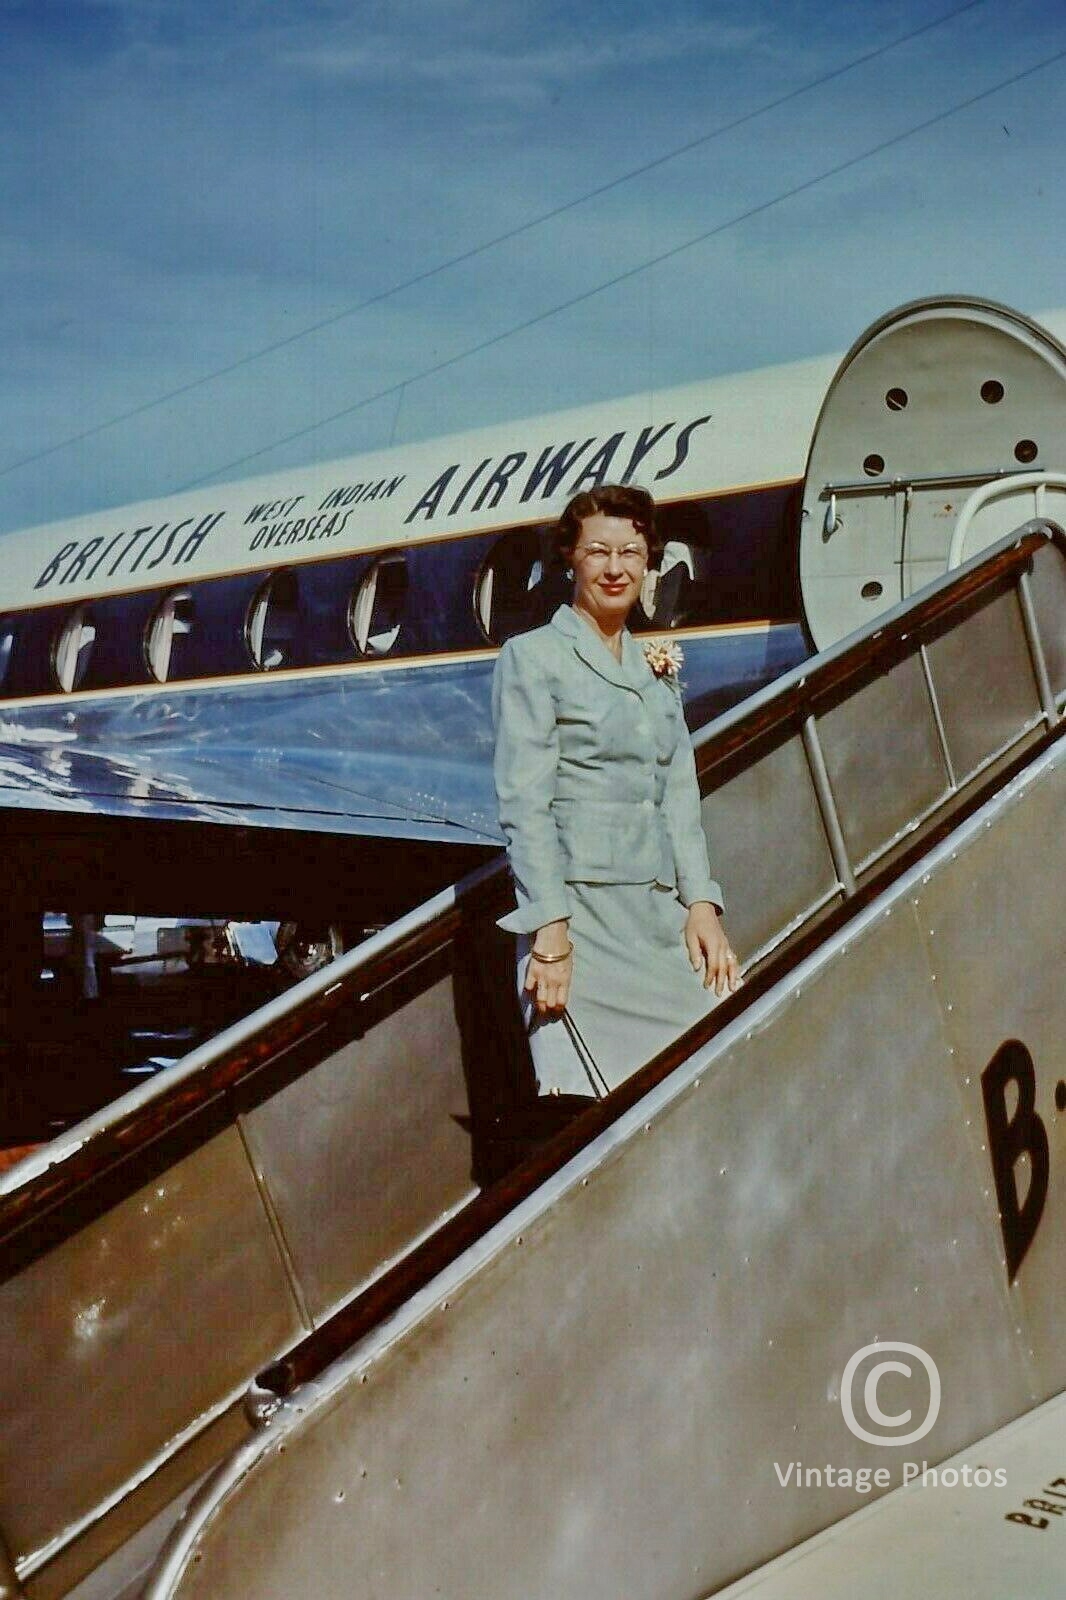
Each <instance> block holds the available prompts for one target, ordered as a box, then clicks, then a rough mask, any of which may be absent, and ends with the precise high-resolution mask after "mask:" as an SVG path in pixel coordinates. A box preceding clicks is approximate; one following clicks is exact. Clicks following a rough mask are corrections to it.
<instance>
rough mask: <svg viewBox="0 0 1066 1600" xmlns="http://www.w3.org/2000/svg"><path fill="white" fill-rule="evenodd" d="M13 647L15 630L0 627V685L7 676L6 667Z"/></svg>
mask: <svg viewBox="0 0 1066 1600" xmlns="http://www.w3.org/2000/svg"><path fill="white" fill-rule="evenodd" d="M14 648H15V630H14V628H12V627H5V628H0V685H2V684H3V682H4V679H5V678H6V677H7V669H8V667H9V666H10V665H11V652H12V650H13V649H14Z"/></svg>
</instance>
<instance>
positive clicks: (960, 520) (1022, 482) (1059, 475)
mask: <svg viewBox="0 0 1066 1600" xmlns="http://www.w3.org/2000/svg"><path fill="white" fill-rule="evenodd" d="M1017 489H1021V490H1026V489H1032V491H1033V516H1034V517H1035V518H1037V519H1041V518H1042V517H1043V516H1044V512H1045V504H1044V493H1043V491H1044V490H1045V489H1066V473H1064V472H1017V473H1014V474H1012V475H1008V476H1006V477H1003V478H995V479H993V480H992V482H991V483H984V484H982V485H981V487H980V488H979V489H975V490H974V492H973V494H972V495H970V497H969V499H968V500H967V501H966V503H965V505H964V506H963V508H962V510H961V511H960V512H959V515H958V517H957V519H956V522H955V526H954V528H953V529H952V533H951V544H950V545H949V546H948V565H947V570H948V571H949V572H953V571H954V569H955V568H956V567H957V566H959V564H960V563H961V561H962V552H963V550H964V549H965V548H966V536H967V534H968V533H969V531H970V526H971V524H972V522H973V519H974V517H975V516H976V515H977V513H978V512H979V511H981V510H983V509H984V507H985V506H987V505H990V504H991V503H992V501H993V500H1001V499H1003V498H1004V497H1005V496H1006V495H1009V494H1013V493H1014V491H1015V490H1017Z"/></svg>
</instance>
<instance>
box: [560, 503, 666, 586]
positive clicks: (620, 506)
mask: <svg viewBox="0 0 1066 1600" xmlns="http://www.w3.org/2000/svg"><path fill="white" fill-rule="evenodd" d="M598 511H602V513H603V514H604V516H606V517H625V518H627V519H628V520H629V521H630V522H631V523H632V524H633V526H634V528H635V529H636V530H637V532H638V533H642V534H643V535H644V537H645V539H646V540H647V543H648V565H649V567H657V566H658V565H659V558H660V557H661V555H662V553H663V541H662V540H661V539H660V538H659V535H658V534H657V533H656V531H655V501H654V500H653V499H652V497H651V495H650V494H649V493H648V491H647V489H634V488H632V487H631V486H629V485H628V484H621V483H601V484H600V485H599V487H598V488H596V489H585V490H583V491H582V492H581V493H580V494H575V496H574V498H573V499H572V500H571V502H570V504H569V505H568V506H567V508H566V510H565V511H564V512H563V514H562V516H561V517H560V518H559V521H558V522H557V523H556V525H555V528H554V530H553V532H552V555H553V557H554V559H555V561H556V562H557V563H558V565H559V566H566V565H567V563H568V562H569V560H570V556H571V553H572V552H573V548H574V546H575V545H576V544H577V541H578V540H579V539H580V537H581V524H582V523H583V522H584V520H585V518H586V517H594V516H595V515H596V513H597V512H598Z"/></svg>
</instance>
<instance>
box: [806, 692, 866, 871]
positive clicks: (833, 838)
mask: <svg viewBox="0 0 1066 1600" xmlns="http://www.w3.org/2000/svg"><path fill="white" fill-rule="evenodd" d="M803 748H804V750H805V751H806V753H807V765H808V766H809V767H810V771H811V779H812V781H813V783H814V792H815V794H816V795H817V796H818V807H819V810H820V811H821V813H822V822H823V823H824V824H825V832H826V837H827V838H828V840H829V849H830V852H831V854H832V857H833V866H834V867H835V868H836V875H837V878H838V879H839V881H840V885H841V887H842V888H843V890H844V894H845V896H846V897H847V898H848V899H849V900H850V899H851V896H852V895H853V894H854V893H855V874H854V873H853V872H852V870H851V862H850V861H849V859H848V847H847V845H846V844H845V843H844V830H843V829H842V828H841V826H840V815H839V813H838V811H837V806H836V801H835V800H834V798H833V790H832V787H831V786H830V783H829V773H828V772H827V771H826V766H825V756H824V755H823V754H822V745H821V741H820V740H819V738H818V729H817V727H816V726H815V720H814V716H813V713H812V715H811V716H809V717H807V718H806V719H805V720H804V723H803Z"/></svg>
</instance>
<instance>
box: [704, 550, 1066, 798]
mask: <svg viewBox="0 0 1066 1600" xmlns="http://www.w3.org/2000/svg"><path fill="white" fill-rule="evenodd" d="M1063 537H1064V536H1063V535H1062V534H1061V533H1060V532H1059V530H1058V528H1057V527H1056V526H1055V525H1053V524H1048V525H1047V526H1046V529H1045V527H1044V526H1043V525H1042V526H1041V528H1040V529H1038V528H1037V527H1036V526H1035V524H1034V523H1033V522H1029V523H1026V524H1025V526H1024V527H1023V528H1019V529H1016V530H1015V531H1014V532H1013V533H1008V534H1005V535H1004V536H1003V537H1002V538H1001V539H999V540H997V541H996V543H995V544H993V545H990V546H989V548H988V549H987V550H982V551H979V552H978V554H977V555H975V556H971V557H970V558H969V559H968V561H967V562H966V563H965V565H964V566H962V567H960V568H958V569H957V570H956V571H954V572H950V573H945V574H944V575H943V576H941V577H939V578H936V579H934V581H933V582H932V583H930V584H927V585H926V586H925V587H924V589H921V590H919V591H918V592H917V594H916V595H914V596H912V597H911V598H910V599H909V600H902V601H900V602H899V603H898V604H897V605H895V606H893V607H892V609H891V610H890V611H887V612H884V613H883V614H882V615H881V616H880V617H878V618H876V619H875V621H873V622H871V623H870V624H869V625H868V627H866V628H864V629H862V630H861V632H856V633H852V634H849V635H848V636H847V637H846V638H844V639H842V640H840V641H839V642H838V643H837V644H835V645H831V646H830V648H829V649H828V650H825V651H823V652H822V653H821V655H820V656H819V657H818V658H817V661H818V664H817V666H815V667H813V668H812V667H811V666H810V664H809V663H807V662H801V663H800V665H799V666H798V667H794V668H793V669H792V670H791V672H788V673H786V674H784V675H783V676H782V677H780V678H778V679H776V680H775V681H774V682H773V683H771V684H768V685H767V686H766V688H765V689H760V690H759V691H758V692H757V693H756V694H754V695H752V696H751V697H750V698H749V699H747V700H744V701H742V702H741V704H740V705H739V706H735V707H733V708H732V709H731V710H729V711H726V712H724V713H723V714H722V716H720V717H716V718H715V720H714V722H712V723H710V724H708V726H707V727H706V728H705V729H704V730H702V732H701V733H698V734H696V735H694V737H693V741H692V742H693V745H694V746H695V750H696V769H697V772H698V773H699V775H700V777H701V778H703V777H704V776H705V775H706V774H709V773H710V772H711V771H712V769H714V768H717V767H721V766H722V765H723V764H724V763H725V762H726V761H727V760H729V759H730V758H733V759H735V758H737V757H739V756H740V755H741V754H742V752H743V751H744V750H745V749H748V748H751V747H752V746H754V745H756V744H758V743H762V742H763V741H764V740H766V739H767V738H769V737H772V736H773V735H774V734H775V733H778V732H783V731H784V730H785V729H786V728H789V727H793V726H797V725H798V724H799V723H800V722H801V721H802V720H803V719H804V718H805V716H806V715H807V713H808V712H809V711H810V709H811V708H812V706H813V705H815V704H816V703H817V702H818V701H820V700H825V699H827V698H829V697H830V696H831V695H833V694H836V693H839V692H841V691H842V690H843V689H844V687H845V686H846V685H847V683H848V682H849V681H852V680H854V679H855V678H858V677H860V676H861V675H862V674H863V673H867V672H869V671H871V670H877V671H885V670H887V668H888V667H889V666H891V665H892V664H893V662H894V661H896V660H898V659H899V655H900V651H901V648H902V647H903V646H905V645H906V643H907V641H908V640H911V641H913V639H914V637H915V635H916V634H918V633H925V632H928V631H929V630H930V629H932V628H934V627H936V626H938V625H940V624H942V623H943V622H945V621H947V620H948V619H950V618H951V617H952V616H953V615H954V614H955V613H957V612H960V611H963V610H964V609H965V608H966V606H967V605H968V604H970V602H971V601H972V600H973V599H974V598H975V597H976V596H978V595H980V594H984V593H986V592H989V591H991V590H993V589H995V588H996V587H997V586H999V585H1004V584H1008V583H1009V582H1010V581H1011V580H1012V579H1013V578H1014V576H1015V574H1018V573H1020V572H1023V571H1024V570H1025V569H1026V568H1027V567H1028V564H1029V562H1030V561H1031V560H1032V558H1033V556H1034V555H1035V553H1036V552H1037V550H1039V549H1041V548H1043V546H1044V545H1046V544H1047V543H1049V542H1051V543H1059V542H1060V541H1062V539H1063ZM923 595H924V598H922V596H923Z"/></svg>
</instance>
